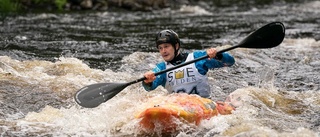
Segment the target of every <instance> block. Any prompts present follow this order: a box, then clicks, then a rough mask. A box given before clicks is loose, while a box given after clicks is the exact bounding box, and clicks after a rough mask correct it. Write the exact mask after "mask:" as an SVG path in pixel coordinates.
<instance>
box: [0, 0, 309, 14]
mask: <svg viewBox="0 0 320 137" xmlns="http://www.w3.org/2000/svg"><path fill="white" fill-rule="evenodd" d="M302 1H307V0H0V12H1V13H7V12H25V11H31V12H34V11H40V12H45V11H46V12H47V11H51V12H52V11H53V12H54V11H71V10H108V9H115V8H118V9H126V10H139V11H151V10H155V9H161V8H166V7H177V6H179V5H180V6H181V5H197V4H201V3H202V2H205V3H206V4H209V5H207V6H216V7H227V6H233V5H237V6H239V5H240V6H252V5H255V6H257V5H265V4H271V3H275V2H277V3H286V2H302Z"/></svg>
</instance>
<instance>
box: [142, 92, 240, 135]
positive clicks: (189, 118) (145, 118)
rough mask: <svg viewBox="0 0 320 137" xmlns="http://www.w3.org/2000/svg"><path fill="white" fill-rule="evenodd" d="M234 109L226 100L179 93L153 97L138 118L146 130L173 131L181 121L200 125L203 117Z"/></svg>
mask: <svg viewBox="0 0 320 137" xmlns="http://www.w3.org/2000/svg"><path fill="white" fill-rule="evenodd" d="M232 110H234V108H233V107H232V106H230V105H229V104H228V103H225V102H214V101H212V100H211V99H207V98H201V97H200V96H198V95H189V94H181V93H178V94H170V95H168V96H166V97H161V98H153V99H152V100H150V102H147V106H146V108H145V109H143V111H142V112H140V113H138V115H136V118H138V119H141V120H140V122H139V124H140V126H141V128H142V129H143V130H144V131H147V132H155V131H159V130H161V131H162V132H163V131H164V132H172V131H176V130H177V129H178V125H179V123H180V124H181V123H191V124H192V123H193V124H195V125H199V124H200V122H201V120H203V119H210V118H211V117H213V116H217V115H218V114H222V115H226V114H231V112H232Z"/></svg>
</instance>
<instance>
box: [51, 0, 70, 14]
mask: <svg viewBox="0 0 320 137" xmlns="http://www.w3.org/2000/svg"><path fill="white" fill-rule="evenodd" d="M54 3H55V5H56V6H57V8H58V10H60V11H62V10H63V6H64V5H65V4H66V3H67V0H55V1H54Z"/></svg>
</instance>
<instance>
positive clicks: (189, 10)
mask: <svg viewBox="0 0 320 137" xmlns="http://www.w3.org/2000/svg"><path fill="white" fill-rule="evenodd" d="M319 9H320V2H319V1H310V2H303V3H281V4H278V3H277V4H271V5H260V6H252V7H246V8H241V7H237V6H232V7H224V8H206V7H198V6H186V7H183V8H181V9H176V10H173V9H164V10H160V11H154V12H129V11H128V12H126V11H121V12H85V13H60V14H52V13H43V14H31V13H30V14H25V15H10V16H5V17H2V20H1V22H0V24H1V25H0V33H1V35H0V40H1V41H0V49H1V50H0V55H1V56H0V76H1V79H0V85H1V86H0V99H1V100H0V106H1V111H0V118H1V119H0V123H1V124H0V125H1V126H0V127H1V128H0V132H1V133H0V134H1V135H4V136H6V135H7V136H20V135H21V136H26V135H30V136H32V135H40V136H41V135H49V136H60V135H62V136H132V135H138V136H139V135H140V134H139V132H138V131H136V123H137V122H136V120H135V119H134V118H133V117H132V115H131V114H133V113H134V112H136V111H137V110H141V107H139V105H141V104H143V103H144V102H145V101H143V100H144V98H150V97H153V96H157V95H158V94H160V95H164V94H165V93H166V92H165V91H164V90H163V89H157V90H156V91H155V92H151V93H147V92H145V91H144V90H143V89H141V86H140V85H139V84H136V85H132V86H130V87H128V88H127V89H125V90H124V91H123V92H121V93H122V94H120V95H119V96H117V97H115V99H114V100H111V101H110V102H108V103H104V104H103V105H102V106H101V107H99V108H96V109H93V110H87V109H80V107H79V106H77V105H76V104H75V103H74V101H73V95H74V93H75V92H76V91H77V90H78V89H80V88H81V87H83V86H85V85H88V84H93V83H97V82H119V81H130V80H133V79H137V78H139V77H141V76H142V74H143V72H145V71H147V70H150V69H152V67H153V66H154V64H155V63H157V62H158V61H161V59H160V57H159V55H158V54H157V53H156V52H157V50H156V49H155V46H154V34H155V33H156V32H157V31H159V30H162V29H168V28H170V29H173V30H175V31H176V32H178V33H179V36H180V38H181V40H182V42H183V48H184V50H186V51H192V50H198V49H205V48H208V47H220V46H222V48H223V47H224V46H226V45H234V44H237V43H238V42H240V41H241V40H242V39H243V38H244V37H245V36H247V35H248V34H249V33H250V32H252V31H253V30H255V29H257V28H259V27H261V26H263V25H264V24H267V23H269V22H273V21H281V22H283V23H284V25H285V26H286V36H285V40H284V42H283V43H282V44H281V45H280V46H278V47H276V48H272V49H263V50H254V49H250V50H248V49H236V50H233V51H230V53H231V54H232V55H234V56H235V59H236V64H235V65H234V66H233V67H231V68H224V69H219V70H213V71H210V73H209V75H210V82H211V84H212V86H213V87H214V91H213V93H212V94H213V96H214V99H216V100H224V99H225V97H226V96H227V95H229V94H230V93H234V94H236V95H241V96H245V97H243V100H244V102H245V103H246V104H247V105H244V107H243V108H240V109H239V110H237V111H235V114H232V115H230V116H225V117H218V118H213V119H210V120H209V121H206V122H204V123H203V124H202V126H201V127H200V128H199V129H196V131H194V132H181V133H180V134H179V135H181V136H213V135H216V136H259V135H261V134H262V135H263V134H265V135H278V136H289V135H298V136H300V135H301V136H302V135H305V136H319V133H320V127H319V124H320V123H319V121H320V118H319V114H320V113H319V112H320V107H319V105H320V100H319V98H320V93H319V89H320V86H319V85H320V82H319V81H320V61H319V60H320V54H319V51H320V50H319V49H320V42H319V40H320V25H319V24H320V16H319V13H320V10H319ZM130 100H131V101H130ZM132 100H133V102H132ZM219 122H220V123H219ZM221 123H223V124H221ZM243 127H246V128H243Z"/></svg>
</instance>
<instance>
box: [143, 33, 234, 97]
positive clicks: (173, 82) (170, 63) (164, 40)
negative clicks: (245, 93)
mask: <svg viewBox="0 0 320 137" xmlns="http://www.w3.org/2000/svg"><path fill="white" fill-rule="evenodd" d="M156 46H157V49H158V50H159V53H160V55H161V57H162V58H163V60H164V61H163V62H160V63H158V64H157V65H156V67H155V68H154V69H153V70H152V71H148V72H146V73H145V74H144V77H145V78H146V79H145V80H143V81H142V85H143V87H144V89H145V90H147V91H151V90H154V89H156V88H157V87H158V86H159V85H161V86H163V87H165V88H166V89H167V90H168V92H170V93H188V94H198V95H200V96H201V97H204V98H210V85H209V83H208V77H207V76H206V74H207V72H208V70H209V69H213V68H221V67H230V66H232V65H233V64H234V62H235V61H234V58H233V57H232V56H231V55H230V54H229V53H227V52H224V53H221V54H217V50H216V48H209V49H207V50H202V51H194V52H192V53H181V52H180V47H181V42H180V39H179V36H178V34H177V33H176V32H174V31H173V30H162V31H160V32H159V33H158V34H157V36H156ZM205 55H208V56H209V58H208V59H203V60H200V61H197V62H195V63H191V64H189V65H186V66H183V67H180V68H177V69H174V70H171V71H168V72H166V73H163V74H160V75H158V76H155V73H156V72H159V71H162V70H165V69H168V68H171V67H174V66H176V65H179V64H181V63H184V62H187V61H190V60H194V59H197V58H199V57H202V56H205Z"/></svg>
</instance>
